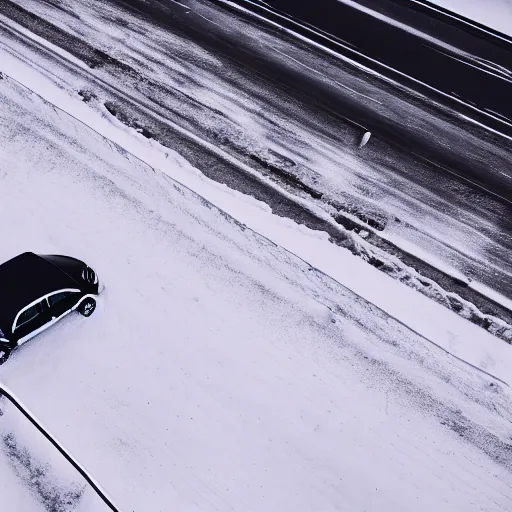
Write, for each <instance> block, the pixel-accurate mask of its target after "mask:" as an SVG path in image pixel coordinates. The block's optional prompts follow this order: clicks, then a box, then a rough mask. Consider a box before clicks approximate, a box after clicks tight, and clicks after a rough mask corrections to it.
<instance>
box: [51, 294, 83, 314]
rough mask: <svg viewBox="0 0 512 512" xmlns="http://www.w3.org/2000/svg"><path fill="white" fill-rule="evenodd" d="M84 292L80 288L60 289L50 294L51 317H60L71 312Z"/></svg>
mask: <svg viewBox="0 0 512 512" xmlns="http://www.w3.org/2000/svg"><path fill="white" fill-rule="evenodd" d="M81 296H82V293H81V292H80V291H79V290H71V289H70V290H60V291H59V292H55V293H53V294H51V295H49V296H48V306H49V311H50V318H51V319H57V318H60V317H61V316H62V315H64V314H65V313H67V312H69V311H70V310H71V309H72V308H73V307H74V306H75V305H76V303H77V302H78V301H79V299H80V297H81Z"/></svg>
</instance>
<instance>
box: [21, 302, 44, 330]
mask: <svg viewBox="0 0 512 512" xmlns="http://www.w3.org/2000/svg"><path fill="white" fill-rule="evenodd" d="M42 312H43V305H42V304H41V302H38V303H37V304H34V305H33V306H30V307H29V308H27V309H25V311H23V313H21V315H20V316H19V317H18V320H17V321H16V327H15V328H16V329H17V328H18V327H20V326H21V325H23V324H26V323H27V322H30V321H31V320H34V318H36V317H37V316H38V315H40V314H41V313H42Z"/></svg>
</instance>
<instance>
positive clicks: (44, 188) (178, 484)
mask: <svg viewBox="0 0 512 512" xmlns="http://www.w3.org/2000/svg"><path fill="white" fill-rule="evenodd" d="M63 94H64V93H63ZM0 104H1V106H2V109H1V113H0V180H1V190H2V200H1V201H0V218H1V222H0V239H1V240H2V244H1V246H0V259H1V260H2V261H5V260H6V259H8V258H10V257H12V256H14V255H15V254H17V253H20V252H23V251H25V250H32V251H34V252H39V253H61V254H69V255H72V256H76V257H80V258H82V259H84V260H85V261H87V262H89V263H90V264H91V265H92V266H93V267H94V268H95V269H96V270H97V271H98V273H99V276H100V279H101V281H102V283H103V284H104V286H105V289H104V291H103V293H102V296H101V298H100V304H99V307H98V309H97V311H96V313H95V314H94V315H93V316H92V317H91V318H90V319H85V318H82V317H79V316H78V315H76V316H72V317H68V318H67V319H66V320H65V321H64V322H62V323H60V324H59V325H58V326H56V327H55V328H53V329H52V330H50V331H47V332H46V333H45V334H43V335H41V336H39V337H37V338H35V339H33V340H32V341H31V342H30V343H28V344H26V345H25V346H23V347H22V348H21V349H20V350H19V351H18V352H17V353H15V354H13V356H12V358H11V360H9V362H8V363H7V364H5V365H4V366H2V367H1V368H0V381H1V382H2V383H5V384H6V385H7V386H9V388H11V389H12V390H14V391H15V392H16V393H17V395H18V396H19V397H20V398H21V399H22V400H23V401H24V403H25V404H26V405H27V406H28V407H30V409H31V410H32V411H33V412H34V414H35V415H36V416H37V417H38V418H39V419H40V420H41V421H42V422H43V424H44V425H46V426H47V427H48V428H49V429H50V430H51V432H52V433H53V434H54V435H56V436H57V438H58V439H59V440H60V442H61V443H62V444H63V445H64V446H66V447H67V448H68V449H69V450H70V452H71V453H73V454H74V455H75V456H76V457H77V459H79V460H80V462H81V463H82V464H83V465H84V466H85V467H86V468H87V469H88V470H89V471H90V472H91V473H92V474H93V475H94V477H95V479H96V480H97V481H99V482H101V484H102V486H103V487H104V488H105V489H106V490H107V491H108V492H109V493H110V495H111V496H112V497H113V499H114V501H115V502H116V504H117V505H118V507H119V508H120V510H125V511H136V512H142V511H149V512H153V511H155V512H156V511H168V510H201V511H210V510H212V511H213V510H223V511H224V510H237V511H238V510H239V511H242V510H243V511H248V510H254V511H274V510H275V511H283V510H294V511H299V510H304V511H311V510H316V511H319V510H322V511H329V510H332V511H334V510H336V511H340V510H343V511H358V512H359V511H363V510H368V511H370V510H379V511H408V510H415V511H432V510H436V511H450V512H452V511H455V510H457V511H459V510H460V511H472V510H475V511H476V510H486V511H502V510H509V509H511V508H512V489H511V483H512V479H511V473H510V470H511V469H512V451H511V450H510V446H511V429H510V425H511V419H512V408H511V401H510V399H511V392H510V388H509V385H508V384H507V383H504V382H502V381H503V380H505V381H506V380H507V375H509V374H508V373H507V369H508V368H510V367H511V365H510V356H509V355H508V354H509V349H510V347H509V346H507V345H506V344H505V343H504V342H502V341H501V340H497V339H495V338H492V337H491V336H490V335H489V334H488V333H486V332H485V331H483V330H482V329H479V328H478V327H476V326H474V325H472V324H470V323H469V322H466V321H465V320H463V319H462V318H460V317H458V316H456V315H455V314H454V313H452V312H450V311H448V310H445V309H444V308H442V307H441V306H439V309H435V308H436V306H438V305H436V304H435V303H433V304H434V305H433V306H432V308H427V307H426V308H425V311H424V322H423V324H424V327H425V326H429V325H430V324H432V325H433V324H435V323H436V321H439V322H441V323H440V325H438V326H437V327H436V329H431V330H430V331H428V332H429V333H430V334H431V336H430V339H427V337H422V336H420V335H419V334H416V333H415V332H413V331H412V330H410V329H409V328H408V327H406V326H405V325H404V323H406V322H404V320H406V319H401V321H400V322H399V321H397V320H395V319H394V318H393V317H392V316H390V315H389V314H388V313H386V312H384V311H383V310H382V309H378V308H377V307H375V306H374V305H372V304H370V303H369V302H368V301H367V300H365V299H363V298H361V297H360V296H359V295H356V294H355V293H353V292H352V291H351V290H349V289H348V288H347V287H345V286H343V285H342V284H340V282H339V281H343V273H339V275H337V276H336V277H337V278H339V280H338V281H337V280H335V279H333V278H332V277H330V276H329V275H326V273H323V272H321V271H320V270H317V269H316V268H314V267H313V266H311V265H310V264H309V263H308V262H306V261H304V259H301V258H299V257H298V256H296V255H294V254H293V253H292V252H289V251H288V250H286V249H285V248H283V247H282V246H281V244H279V243H277V242H276V240H277V236H278V235H277V234H276V233H278V230H277V228H276V230H274V231H269V232H268V233H266V235H267V236H268V237H272V236H273V234H274V235H275V237H276V238H275V240H274V241H271V240H269V238H265V237H263V236H261V235H260V234H259V233H257V232H255V231H254V230H253V229H251V226H249V224H250V223H251V215H248V214H247V212H253V213H254V219H256V218H259V217H257V215H256V213H257V212H260V213H259V215H266V219H267V224H270V225H272V224H273V223H275V225H276V226H279V225H281V228H282V229H286V230H288V233H289V237H288V239H294V237H298V236H302V237H303V238H302V240H303V245H304V246H305V245H307V241H308V240H309V241H310V245H311V247H320V248H321V247H322V246H321V245H317V244H316V242H315V240H320V242H321V241H322V239H323V238H322V236H321V234H318V233H317V234H314V233H313V232H310V231H309V230H307V229H304V228H302V227H300V226H297V225H296V224H294V223H293V222H291V221H284V220H282V221H281V224H280V223H279V222H278V220H277V218H275V217H274V216H272V214H271V212H269V211H268V209H265V208H264V207H263V206H262V205H260V204H258V203H257V202H255V201H254V200H252V199H251V198H248V197H246V196H243V195H241V194H238V193H233V192H230V191H229V189H227V188H226V187H224V186H221V185H218V184H214V183H211V182H209V181H208V180H206V179H203V178H202V177H201V175H200V172H199V171H197V170H194V169H193V168H191V167H190V166H189V165H188V164H187V162H185V161H184V160H183V159H182V158H180V157H179V155H176V154H174V153H173V152H170V151H169V152H168V153H167V157H166V158H165V157H164V159H165V160H166V161H167V167H166V168H165V169H155V168H154V167H151V166H149V165H147V164H146V163H144V162H142V161H141V160H139V159H137V158H136V157H135V156H133V155H132V154H130V153H128V152H127V151H126V149H122V148H121V147H120V146H119V145H116V144H115V143H113V142H111V141H110V140H108V139H106V138H104V137H103V136H102V135H100V134H99V133H98V132H97V131H94V130H93V129H91V128H89V127H87V126H86V125H85V124H83V123H82V122H80V121H78V120H76V119H75V118H73V117H71V116H70V115H68V114H66V113H65V112H64V111H62V110H60V109H57V108H55V107H54V106H52V105H51V104H49V103H47V102H45V101H43V100H42V99H41V98H40V97H39V96H37V95H35V94H33V93H31V92H30V91H29V90H28V89H26V88H25V87H22V86H21V85H20V84H18V83H16V82H15V81H13V80H11V79H10V78H8V77H7V76H5V77H4V78H3V79H2V80H0ZM95 115H96V116H99V114H95ZM97 118H98V119H99V117H97ZM91 119H92V117H91ZM105 122H107V121H105ZM99 123H100V122H99V121H98V126H96V128H98V127H99ZM91 124H92V123H91ZM112 130H113V132H112V133H114V131H115V130H117V132H115V133H117V134H118V137H119V140H124V145H125V146H127V147H129V146H130V145H132V147H133V149H134V152H138V153H139V155H140V154H142V150H141V149H140V148H146V150H147V155H148V159H149V157H150V156H151V154H153V152H154V153H155V154H158V155H159V156H158V158H159V159H161V157H162V149H161V148H158V147H157V146H156V145H152V143H151V142H150V141H147V140H146V139H144V138H143V137H141V136H140V135H137V134H136V132H135V131H132V132H129V131H128V129H126V128H123V127H121V126H116V125H112ZM137 148H139V149H138V150H137ZM136 150H137V151H136ZM156 158H157V157H155V159H156ZM162 165H163V164H162ZM171 176H176V177H179V176H182V177H183V181H185V178H186V177H187V176H188V177H189V186H191V187H192V188H194V189H196V188H197V190H198V191H199V190H201V191H202V192H204V194H201V195H200V194H198V193H196V192H194V191H193V190H191V189H190V188H187V187H186V186H184V185H183V184H181V183H180V182H178V181H175V180H174V179H173V178H172V177H171ZM194 184H195V185H196V186H193V185H194ZM208 191H209V192H208ZM204 196H209V200H206V199H205V198H204ZM226 197H228V198H230V199H229V201H228V200H227V199H226ZM223 198H224V199H223ZM217 202H218V203H219V205H220V204H221V203H222V204H224V205H228V204H229V205H231V207H230V208H231V211H230V213H231V214H232V215H235V216H237V215H236V212H241V213H240V217H241V218H242V217H243V219H244V220H243V224H242V222H239V221H238V220H237V219H235V218H234V217H233V216H232V215H228V214H227V213H226V212H225V211H224V210H223V209H220V208H218V207H217V206H216V203H217ZM214 203H215V204H214ZM243 212H246V213H245V217H244V216H243ZM258 222H260V224H257V223H256V220H254V225H255V226H256V225H261V226H263V223H262V222H261V221H258ZM283 223H284V224H283ZM283 226H284V227H283ZM262 230H263V228H262ZM283 240H284V238H283ZM324 241H325V244H326V245H325V246H326V247H327V246H328V245H329V244H328V242H327V240H326V239H324ZM320 242H318V243H320ZM335 250H336V251H338V253H336V254H337V255H338V256H337V257H339V262H340V264H346V263H345V262H348V261H350V260H349V259H347V258H348V257H347V256H346V255H345V252H347V253H348V251H345V250H344V249H342V248H335ZM344 251H345V252H344ZM308 254H309V256H311V257H312V258H313V257H314V256H315V255H314V254H313V253H312V252H310V253H308ZM333 257H334V256H333ZM318 261H320V260H318ZM330 261H331V262H332V258H331V260H330ZM315 266H316V265H315ZM354 269H355V270H354V272H355V275H352V276H350V279H351V281H350V282H351V283H352V284H353V285H354V287H357V283H358V282H361V283H363V284H364V282H366V281H368V279H371V278H372V276H373V274H368V275H366V274H364V270H363V266H355V267H354ZM354 272H353V273H354ZM368 272H372V269H371V267H368ZM358 273H359V274H358ZM345 277H346V278H347V279H348V276H345ZM388 285H389V288H386V286H388ZM361 286H362V285H361ZM379 287H380V293H381V295H382V296H384V295H385V294H386V293H388V294H389V297H390V302H393V303H394V304H398V305H400V304H401V305H402V306H403V308H402V309H403V310H404V311H408V308H406V307H405V302H406V301H407V300H408V298H409V297H412V295H408V294H414V293H415V292H414V291H413V290H411V289H409V288H407V287H405V286H404V285H401V284H400V283H397V282H396V281H393V280H392V279H390V278H388V277H387V276H385V275H382V280H381V281H379ZM397 287H398V288H397ZM400 287H401V288H400ZM361 289H363V290H364V289H365V287H364V286H362V288H361ZM402 289H403V295H401V293H400V292H399V290H402ZM418 296H419V295H418ZM423 299H424V300H425V301H427V302H425V304H426V303H428V299H426V298H425V297H422V299H421V300H423ZM411 300H412V299H411ZM409 309H411V310H412V308H409ZM436 311H444V313H439V314H440V315H441V317H435V316H432V315H434V314H435V312H436ZM410 313H411V315H412V314H413V312H410ZM415 318H416V320H415V321H417V317H415ZM440 318H442V321H441V320H440ZM461 326H463V327H461ZM419 328H421V325H419V326H418V329H419ZM426 328H427V327H425V329H426ZM416 330H417V329H416ZM436 333H437V334H436ZM436 336H437V337H438V338H439V339H437V338H436ZM450 340H451V341H450ZM434 343H438V344H442V345H443V346H444V348H445V349H446V350H449V349H450V348H452V349H453V351H454V352H456V353H457V355H458V356H459V359H458V358H455V357H453V356H452V355H451V354H450V353H449V352H447V351H446V350H443V349H441V348H439V347H437V346H436V345H435V344H434ZM450 343H452V347H450V346H449V344H450ZM485 343H488V344H487V345H485ZM482 347H484V348H482ZM485 347H487V348H485ZM504 349H507V351H505V350H504ZM461 359H465V360H470V362H471V363H472V365H473V366H471V365H469V364H467V363H465V362H464V361H463V360H461ZM481 370H485V371H486V372H488V373H491V374H493V375H496V376H498V377H499V378H500V379H501V381H500V380H498V379H496V378H493V377H491V376H489V375H488V374H487V373H484V372H483V371H481ZM509 380H510V379H509ZM5 416H6V417H7V416H8V415H7V414H6V415H5ZM2 432H4V435H3V436H2V437H1V440H0V443H1V447H2V451H3V454H4V456H2V457H0V472H1V475H2V477H1V478H0V481H1V482H2V497H1V498H0V499H1V500H2V502H1V505H2V507H1V508H2V510H9V511H11V510H21V509H20V508H19V507H20V506H22V509H23V511H24V512H25V511H26V512H30V511H31V510H38V511H39V510H45V508H44V507H42V506H41V504H40V503H39V502H38V500H37V497H38V494H37V493H36V492H35V490H34V489H31V486H30V480H28V481H27V479H25V480H23V479H20V478H19V474H18V473H17V472H16V465H15V464H13V463H12V461H11V460H10V458H9V457H8V456H6V455H5V454H6V453H7V454H8V449H7V448H8V446H9V437H8V436H7V435H5V430H3V431H2ZM24 435H25V437H26V436H27V435H28V434H27V432H24ZM27 443H28V445H29V446H30V444H31V443H32V444H33V445H34V448H33V449H34V450H35V451H36V452H37V451H38V450H37V447H36V446H35V445H37V438H34V439H33V440H32V441H31V442H28V441H27ZM40 453H43V450H42V448H41V450H40ZM48 463H49V464H51V465H52V471H53V472H54V473H55V474H59V471H63V469H62V468H61V467H60V465H59V464H57V463H56V462H52V460H49V461H48ZM17 475H18V477H17ZM62 478H63V479H65V476H63V477H62ZM6 482H7V483H9V482H13V484H12V485H7V484H6ZM20 493H21V494H20ZM25 494H27V496H29V497H27V496H25V497H22V496H21V495H25ZM30 496H32V497H30ZM20 500H24V501H20ZM88 500H89V498H88V499H86V498H84V500H83V501H81V500H78V502H77V503H75V504H74V505H73V506H74V507H76V508H75V509H76V510H98V509H97V508H94V503H95V502H94V500H89V501H88ZM20 503H22V505H20ZM88 504H89V505H90V506H89V505H88Z"/></svg>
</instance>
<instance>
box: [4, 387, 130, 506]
mask: <svg viewBox="0 0 512 512" xmlns="http://www.w3.org/2000/svg"><path fill="white" fill-rule="evenodd" d="M1 396H5V398H7V400H9V402H11V404H12V405H14V407H16V409H18V410H19V411H20V412H21V413H22V414H23V416H25V418H27V419H28V420H29V421H30V423H32V425H34V427H36V429H37V430H38V431H39V432H40V433H41V434H42V435H43V436H44V437H45V438H46V439H47V440H48V441H49V442H50V443H51V444H52V445H53V446H54V447H55V448H56V449H57V450H58V451H59V453H60V454H61V455H62V456H63V457H64V458H65V459H66V460H67V461H68V462H69V463H70V464H71V465H72V466H73V467H74V468H75V469H76V470H77V471H78V472H79V473H80V475H82V477H83V478H84V479H85V481H86V482H87V483H88V484H89V485H90V486H91V487H92V488H93V490H94V492H95V493H96V494H97V495H98V496H99V497H100V498H101V500H102V501H103V502H104V503H105V505H107V506H108V507H109V508H110V510H112V511H113V512H121V511H120V509H118V508H117V507H116V506H115V505H114V503H113V502H112V499H111V498H110V497H109V496H108V494H107V492H106V491H105V490H104V489H102V488H101V486H100V484H99V483H98V482H96V480H95V479H94V478H93V477H92V476H91V475H90V474H89V472H88V471H87V470H86V469H85V468H84V467H83V466H82V465H81V464H80V463H79V462H78V461H77V460H76V459H75V458H74V457H73V456H72V455H71V454H70V453H69V452H68V451H67V450H66V449H65V448H64V447H63V446H62V445H61V444H60V443H59V442H58V441H57V439H55V437H54V436H53V435H52V434H51V433H50V432H48V430H46V428H44V427H43V426H42V425H41V423H40V422H39V421H38V420H37V419H36V418H35V416H34V415H33V414H32V413H31V412H30V411H29V409H28V408H27V407H26V406H25V405H24V404H23V403H22V402H21V400H20V399H19V398H17V397H15V395H14V393H13V392H12V391H11V390H9V389H8V388H7V387H6V386H5V385H4V384H1V383H0V397H1Z"/></svg>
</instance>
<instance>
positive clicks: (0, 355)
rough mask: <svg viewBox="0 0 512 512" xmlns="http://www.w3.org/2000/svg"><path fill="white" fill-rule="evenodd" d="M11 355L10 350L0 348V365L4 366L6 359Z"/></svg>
mask: <svg viewBox="0 0 512 512" xmlns="http://www.w3.org/2000/svg"><path fill="white" fill-rule="evenodd" d="M10 355H11V349H10V348H6V347H2V348H0V365H2V364H4V363H5V362H6V361H7V359H9V356H10Z"/></svg>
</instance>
